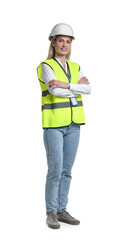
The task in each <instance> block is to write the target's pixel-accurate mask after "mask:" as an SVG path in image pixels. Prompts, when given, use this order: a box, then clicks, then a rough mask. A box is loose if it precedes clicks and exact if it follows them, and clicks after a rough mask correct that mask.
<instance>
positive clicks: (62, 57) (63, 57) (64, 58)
mask: <svg viewBox="0 0 127 240" xmlns="http://www.w3.org/2000/svg"><path fill="white" fill-rule="evenodd" d="M55 57H56V58H59V60H60V61H61V63H62V64H63V65H64V64H65V60H66V56H59V55H57V54H55Z"/></svg>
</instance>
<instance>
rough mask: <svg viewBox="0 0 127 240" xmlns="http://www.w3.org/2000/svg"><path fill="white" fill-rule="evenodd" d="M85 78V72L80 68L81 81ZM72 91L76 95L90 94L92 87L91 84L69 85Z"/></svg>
mask: <svg viewBox="0 0 127 240" xmlns="http://www.w3.org/2000/svg"><path fill="white" fill-rule="evenodd" d="M82 77H84V74H83V71H82V69H81V68H80V70H79V79H80V78H82ZM69 84H70V90H71V91H72V92H73V93H75V94H90V93H91V86H90V84H78V83H69Z"/></svg>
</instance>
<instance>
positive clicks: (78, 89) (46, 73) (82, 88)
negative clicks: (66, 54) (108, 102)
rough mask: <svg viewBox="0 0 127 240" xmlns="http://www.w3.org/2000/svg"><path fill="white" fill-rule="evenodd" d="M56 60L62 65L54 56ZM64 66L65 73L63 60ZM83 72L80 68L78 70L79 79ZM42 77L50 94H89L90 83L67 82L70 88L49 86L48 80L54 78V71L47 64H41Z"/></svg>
mask: <svg viewBox="0 0 127 240" xmlns="http://www.w3.org/2000/svg"><path fill="white" fill-rule="evenodd" d="M56 60H57V61H58V62H59V63H60V65H61V66H62V63H61V61H60V59H58V58H56ZM65 67H66V73H67V63H66V61H65ZM83 76H84V74H83V72H82V69H81V68H80V70H79V79H80V78H81V77H83ZM41 77H42V79H43V81H44V82H45V84H46V86H47V88H48V90H49V92H50V94H52V95H56V96H60V97H65V98H66V97H68V98H71V97H77V96H78V94H90V93H91V86H90V84H77V83H69V85H70V89H64V88H55V89H52V88H49V81H50V80H52V79H55V80H60V79H56V76H55V74H54V71H53V70H52V68H51V67H50V66H49V65H47V64H42V76H41Z"/></svg>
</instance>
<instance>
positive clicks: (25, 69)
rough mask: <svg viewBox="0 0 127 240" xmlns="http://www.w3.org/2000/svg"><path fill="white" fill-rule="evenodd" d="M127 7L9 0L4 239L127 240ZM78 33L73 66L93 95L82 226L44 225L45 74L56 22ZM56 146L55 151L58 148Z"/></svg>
mask: <svg viewBox="0 0 127 240" xmlns="http://www.w3.org/2000/svg"><path fill="white" fill-rule="evenodd" d="M125 4H126V1H124V0H120V1H118V0H116V1H113V0H110V1H109V0H107V1H103V0H96V1H94V0H86V1H81V0H79V1H67V0H64V1H57V0H54V1H42V0H36V1H32V0H31V1H30V0H22V1H16V0H12V1H9V0H7V1H6V0H5V1H1V6H0V23H1V30H0V32H1V37H0V42H1V43H0V58H1V62H0V69H1V70H0V85H1V87H0V113H1V114H0V115H1V117H0V121H1V123H0V138H1V145H0V146H1V150H0V154H1V156H0V185H1V187H0V195H1V197H0V202H1V203H0V208H1V209H0V221H1V223H0V226H1V230H0V235H1V239H2V240H5V239H13V240H17V239H18V240H22V239H24V240H26V239H31V240H35V239H38V240H40V239H53V240H54V239H55V240H56V239H69V238H71V239H77V238H80V239H86V240H94V239H97V240H102V239H103V240H107V239H108V240H112V239H115V240H116V239H122V240H126V239H127V163H126V162H127V150H126V141H127V123H126V122H127V115H126V109H127V107H126V102H127V85H126V81H127V25H126V22H127V8H126V5H125ZM60 22H65V23H68V24H70V25H71V26H72V28H73V30H74V33H75V39H76V40H75V41H74V42H73V46H72V56H71V61H75V62H78V63H79V64H80V65H81V67H82V69H83V71H84V75H85V76H86V77H87V78H88V79H89V81H90V83H91V86H92V93H91V95H89V96H87V95H86V96H85V95H84V96H83V102H84V110H85V116H86V125H85V126H82V127H81V138H80V146H79V149H78V153H77V157H76V161H75V165H74V168H73V172H72V176H73V178H72V184H71V190H70V195H69V204H68V211H69V212H70V213H71V214H72V215H74V216H75V217H77V218H79V219H80V220H81V224H80V225H79V226H69V225H66V224H61V229H59V230H52V229H49V228H48V227H47V226H46V224H45V218H46V215H45V201H44V189H45V177H46V171H47V164H46V155H45V149H44V145H43V130H42V126H41V89H40V86H39V82H38V78H37V73H36V68H37V66H38V65H39V64H40V62H41V61H43V60H45V59H46V57H47V54H48V47H49V43H50V42H49V41H48V36H49V33H50V31H51V29H52V28H53V26H54V25H55V24H57V23H60ZM54 144H55V143H54Z"/></svg>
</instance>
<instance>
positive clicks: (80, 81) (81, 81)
mask: <svg viewBox="0 0 127 240" xmlns="http://www.w3.org/2000/svg"><path fill="white" fill-rule="evenodd" d="M78 84H90V83H89V81H88V79H87V78H86V77H82V78H80V79H79V81H78Z"/></svg>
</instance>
